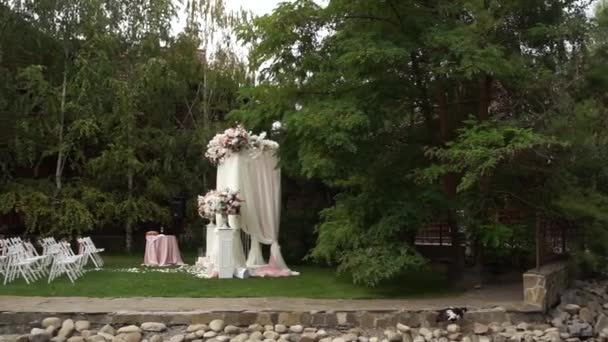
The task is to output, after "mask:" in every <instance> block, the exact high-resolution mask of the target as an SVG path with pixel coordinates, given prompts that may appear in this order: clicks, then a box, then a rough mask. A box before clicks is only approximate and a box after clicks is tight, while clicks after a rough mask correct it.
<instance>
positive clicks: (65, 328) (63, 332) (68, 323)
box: [57, 319, 74, 338]
mask: <svg viewBox="0 0 608 342" xmlns="http://www.w3.org/2000/svg"><path fill="white" fill-rule="evenodd" d="M73 332H74V321H73V320H71V319H66V320H65V321H63V323H62V324H61V329H59V332H58V333H57V336H59V337H64V338H68V337H70V336H72V333H73Z"/></svg>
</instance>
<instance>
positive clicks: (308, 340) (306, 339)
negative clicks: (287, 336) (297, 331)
mask: <svg viewBox="0 0 608 342" xmlns="http://www.w3.org/2000/svg"><path fill="white" fill-rule="evenodd" d="M316 340H317V333H314V332H305V333H303V334H302V336H301V337H300V342H315V341H316Z"/></svg>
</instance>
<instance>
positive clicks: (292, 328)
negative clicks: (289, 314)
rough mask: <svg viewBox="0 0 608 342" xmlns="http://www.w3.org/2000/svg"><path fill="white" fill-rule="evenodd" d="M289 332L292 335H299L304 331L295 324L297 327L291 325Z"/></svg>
mask: <svg viewBox="0 0 608 342" xmlns="http://www.w3.org/2000/svg"><path fill="white" fill-rule="evenodd" d="M289 331H291V332H292V333H296V334H299V333H301V332H302V331H304V327H302V326H301V325H299V324H297V325H292V326H290V327H289Z"/></svg>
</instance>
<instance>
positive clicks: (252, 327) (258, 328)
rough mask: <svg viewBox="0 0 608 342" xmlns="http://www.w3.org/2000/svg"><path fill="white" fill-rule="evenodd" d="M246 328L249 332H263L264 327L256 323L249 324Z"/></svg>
mask: <svg viewBox="0 0 608 342" xmlns="http://www.w3.org/2000/svg"><path fill="white" fill-rule="evenodd" d="M247 330H249V331H251V332H254V331H259V332H264V331H265V330H264V327H263V326H261V325H259V324H257V323H256V324H251V325H250V326H249V328H247Z"/></svg>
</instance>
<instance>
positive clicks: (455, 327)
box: [446, 324, 460, 334]
mask: <svg viewBox="0 0 608 342" xmlns="http://www.w3.org/2000/svg"><path fill="white" fill-rule="evenodd" d="M446 330H447V331H448V333H450V334H454V333H457V332H460V326H459V325H458V324H450V325H448V327H447V328H446Z"/></svg>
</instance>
